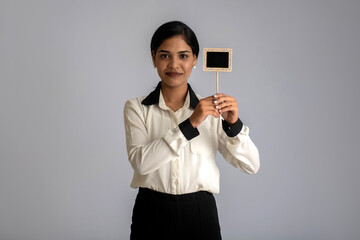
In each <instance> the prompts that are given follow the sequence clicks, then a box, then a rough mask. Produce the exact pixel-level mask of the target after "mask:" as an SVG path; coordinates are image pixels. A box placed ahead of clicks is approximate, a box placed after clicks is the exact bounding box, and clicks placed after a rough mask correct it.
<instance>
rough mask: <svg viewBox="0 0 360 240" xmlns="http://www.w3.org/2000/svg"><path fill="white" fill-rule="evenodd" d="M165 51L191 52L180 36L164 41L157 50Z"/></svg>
mask: <svg viewBox="0 0 360 240" xmlns="http://www.w3.org/2000/svg"><path fill="white" fill-rule="evenodd" d="M160 50H165V51H170V52H172V51H173V52H179V51H184V50H188V51H190V52H192V51H191V47H190V46H189V45H188V44H187V43H186V42H185V40H184V38H183V37H182V36H181V35H177V36H174V37H171V38H168V39H165V40H164V41H163V42H162V43H161V45H160V46H159V48H158V51H160Z"/></svg>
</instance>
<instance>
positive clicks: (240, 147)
mask: <svg viewBox="0 0 360 240" xmlns="http://www.w3.org/2000/svg"><path fill="white" fill-rule="evenodd" d="M215 101H216V104H217V109H219V112H220V113H221V116H222V117H223V118H224V120H223V122H222V124H221V123H220V122H221V121H219V125H218V142H219V152H220V153H221V154H222V155H223V157H224V158H225V160H226V161H228V162H229V163H230V164H232V165H233V166H234V167H236V168H238V169H240V170H242V171H244V172H246V173H256V172H257V171H258V170H259V167H260V159H259V151H258V149H257V148H256V146H255V144H254V143H253V142H252V141H251V139H250V137H249V128H248V127H247V126H245V125H243V123H242V122H241V121H240V119H239V117H238V104H237V101H236V99H235V98H233V97H231V96H228V95H225V94H217V98H216V100H215Z"/></svg>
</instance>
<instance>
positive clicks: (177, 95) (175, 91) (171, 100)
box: [161, 83, 188, 112]
mask: <svg viewBox="0 0 360 240" xmlns="http://www.w3.org/2000/svg"><path fill="white" fill-rule="evenodd" d="M161 91H162V94H163V97H164V101H165V104H166V106H168V107H169V108H170V109H171V110H173V111H174V112H176V111H177V110H178V109H180V108H181V107H182V106H183V105H184V103H185V99H186V95H187V92H188V87H187V83H186V84H183V85H181V86H178V87H169V86H166V85H165V84H163V83H161Z"/></svg>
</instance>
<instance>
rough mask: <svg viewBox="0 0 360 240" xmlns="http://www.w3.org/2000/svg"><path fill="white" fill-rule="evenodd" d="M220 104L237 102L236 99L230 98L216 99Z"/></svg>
mask: <svg viewBox="0 0 360 240" xmlns="http://www.w3.org/2000/svg"><path fill="white" fill-rule="evenodd" d="M216 101H217V102H218V103H222V102H236V99H235V98H233V97H230V96H221V97H218V98H217V99H216Z"/></svg>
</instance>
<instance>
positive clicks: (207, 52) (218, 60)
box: [203, 48, 232, 72]
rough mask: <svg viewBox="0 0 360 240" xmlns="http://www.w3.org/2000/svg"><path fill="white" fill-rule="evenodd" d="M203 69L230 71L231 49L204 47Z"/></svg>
mask: <svg viewBox="0 0 360 240" xmlns="http://www.w3.org/2000/svg"><path fill="white" fill-rule="evenodd" d="M203 52H204V53H203V69H204V71H216V72H231V70H232V49H230V48H204V51H203Z"/></svg>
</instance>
